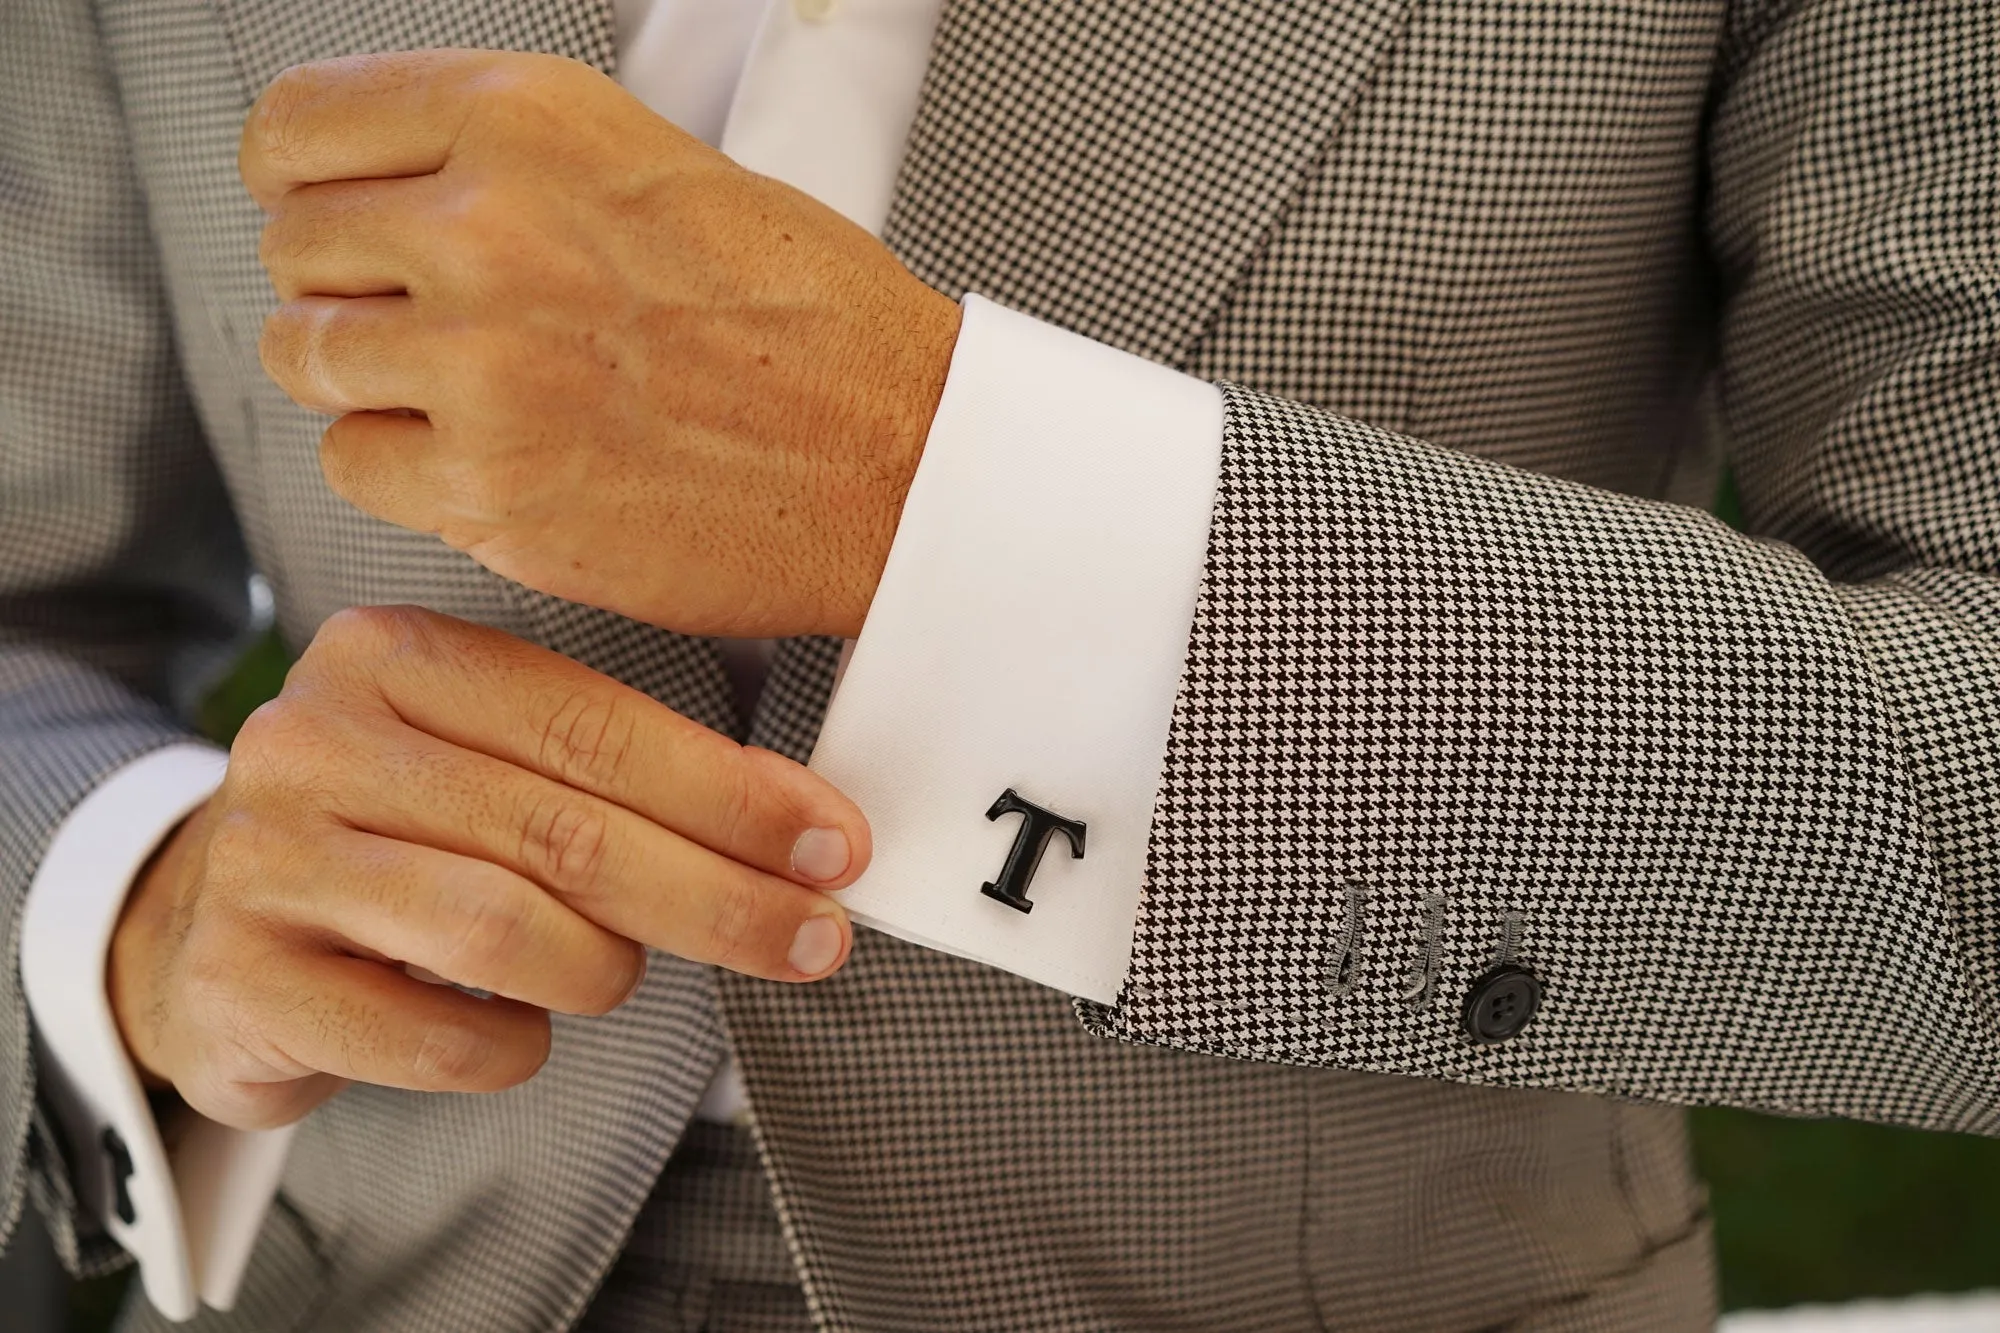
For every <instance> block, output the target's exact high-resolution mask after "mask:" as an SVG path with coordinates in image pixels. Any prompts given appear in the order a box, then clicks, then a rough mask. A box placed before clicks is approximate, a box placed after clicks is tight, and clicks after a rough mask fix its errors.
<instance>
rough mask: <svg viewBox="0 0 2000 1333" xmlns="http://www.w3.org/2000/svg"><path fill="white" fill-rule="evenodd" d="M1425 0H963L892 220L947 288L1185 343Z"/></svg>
mask: <svg viewBox="0 0 2000 1333" xmlns="http://www.w3.org/2000/svg"><path fill="white" fill-rule="evenodd" d="M1409 5H1410V0H1312V2H1310V3H1309V2H1308V0H1205V3H1201V4H1159V3H1151V2H1149V0H1016V2H1015V3H1008V4H993V3H990V0H946V4H945V9H944V14H943V16H942V18H941V20H940V22H939V26H938V33H937V38H936V42H935V45H934V47H933V49H932V55H931V67H930V72H929V75H928V77H927V79H926V81H925V85H924V91H923V100H922V103H921V106H920V109H919V111H918V114H917V119H916V123H915V125H914V127H913V128H912V131H911V135H910V142H909V146H908V150H907V153H906V155H905V158H904V163H903V170H902V174H901V176H900V178H899V181H898V185H897V197H896V201H895V204H894V206H893V208H892V209H891V212H890V215H889V221H888V225H887V228H886V231H885V235H886V237H887V239H888V241H889V243H890V245H891V246H892V247H894V248H895V250H896V251H897V253H898V254H899V255H901V256H902V258H903V260H904V262H906V263H907V264H909V265H910V267H911V268H912V269H914V270H915V271H916V273H917V274H918V276H920V277H922V278H924V279H925V280H926V281H928V282H930V283H931V284H932V285H934V286H936V287H938V288H940V289H941V290H943V291H945V292H947V293H949V294H951V295H953V296H958V295H960V294H961V293H963V292H965V291H968V290H974V291H978V292H980V293H981V294H982V295H985V296H988V297H991V298H993V299H994V300H997V301H1000V302H1002V303H1003V304H1006V305H1009V306H1012V307H1014V308H1015V309H1018V310H1021V311H1023V312H1024V313H1027V314H1031V315H1035V316H1037V317H1039V318H1042V319H1046V320H1050V321H1051V322H1054V323H1057V324H1061V325H1063V326H1065V327H1067V328H1071V329H1074V330H1076V331H1077V332H1080V333H1085V334H1088V335H1090V336H1092V337H1095V338H1098V339H1101V340H1103V341H1105V342H1109V343H1112V344H1113V345H1115V346H1120V347H1124V348H1126V349H1127V350H1129V351H1132V352H1136V353H1138V354H1139V355H1142V356H1147V357H1151V358H1153V359H1155V360H1160V361H1165V362H1168V363H1170V364H1175V363H1179V362H1181V361H1183V360H1185V359H1186V357H1187V355H1188V353H1189V352H1190V351H1191V349H1192V348H1193V347H1194V346H1195V344H1196V343H1197V342H1198V341H1199V339H1200V337H1201V334H1202V332H1203V330H1204V329H1205V328H1206V327H1207V326H1208V323H1209V321H1210V319H1211V317H1212V316H1213V314H1214V313H1215V311H1216V309H1217V307H1218V306H1220V305H1221V303H1222V300H1223V298H1224V296H1225V295H1226V293H1227V291H1228V289H1229V286H1230V284H1231V282H1232V280H1233V279H1234V277H1235V275H1236V274H1237V272H1238V271H1239V270H1240V269H1241V268H1242V266H1243V264H1244V262H1245V261H1246V260H1247V259H1249V258H1250V256H1251V255H1252V254H1253V253H1254V252H1255V250H1256V248H1257V246H1258V245H1259V244H1260V243H1261V241H1262V239H1263V238H1264V237H1265V236H1266V235H1267V234H1268V232H1269V231H1270V228H1271V224H1272V222H1273V221H1274V220H1275V218H1276V217H1277V215H1278V214H1279V212H1280V211H1281V210H1282V209H1283V208H1284V207H1285V205H1286V203H1287V201H1288V200H1289V199H1290V198H1291V196H1292V194H1293V192H1294V189H1295V187H1296V185H1297V182H1298V180H1299V178H1300V176H1301V174H1302V173H1303V172H1304V171H1305V170H1306V169H1307V168H1308V167H1309V166H1311V165H1312V163H1313V162H1314V161H1315V160H1316V159H1317V158H1318V157H1319V156H1320V155H1321V154H1322V153H1323V151H1324V149H1325V146H1326V144H1327V142H1328V141H1329V140H1330V139H1331V137H1332V136H1333V135H1334V133H1335V132H1336V131H1337V129H1338V127H1339V125H1340V122H1341V120H1342V118H1343V117H1344V116H1345V114H1346V112H1347V111H1348V110H1349V108H1351V107H1352V106H1353V105H1354V103H1355V101H1356V99H1357V97H1358V95H1359V93H1360V90H1361V89H1362V87H1363V86H1364V85H1365V83H1366V80H1367V76H1368V74H1369V72H1370V71H1371V70H1372V69H1373V68H1374V65H1375V62H1376V60H1377V59H1378V57H1379V56H1380V54H1381V52H1382V51H1383V50H1384V49H1385V47H1386V46H1387V44H1388V42H1389V40H1390V38H1391V37H1392V36H1394V35H1395V34H1396V33H1397V32H1398V31H1399V30H1400V29H1401V27H1402V23H1403V19H1404V16H1405V13H1406V11H1407V10H1408V8H1409Z"/></svg>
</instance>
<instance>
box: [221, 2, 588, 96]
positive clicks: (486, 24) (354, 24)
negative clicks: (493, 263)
mask: <svg viewBox="0 0 2000 1333" xmlns="http://www.w3.org/2000/svg"><path fill="white" fill-rule="evenodd" d="M215 3H216V8H217V10H218V11H219V12H220V13H221V15H222V21H223V25H224V26H225V27H227V28H228V30H229V34H230V38H231V40H232V42H233V43H234V45H235V48H236V58H237V62H238V64H239V65H240V66H241V67H242V71H243V82H244V86H245V88H246V89H247V91H248V93H249V95H250V96H251V97H253V98H254V97H255V96H256V95H257V94H258V93H260V92H262V91H263V89H264V85H265V84H267V83H269V82H270V81H271V80H272V79H273V78H275V77H276V76H277V74H278V72H279V71H280V70H283V69H285V68H286V67H287V66H290V65H296V64H300V63H302V62H304V61H308V60H326V59H330V58H331V57H333V56H344V55H356V54H359V53H361V52H364V51H420V50H426V49H429V48H433V47H441V46H468V47H480V48H484V49H487V50H494V51H547V52H550V53H551V54H554V55H562V56H569V57H571V58H572V59H575V60H581V61H583V62H584V63H586V64H589V65H594V66H596V67H597V68H598V69H601V70H603V71H604V72H605V73H607V74H608V73H610V72H611V69H612V17H611V0H526V2H525V3H517V2H516V0H506V2H505V3H501V2H499V0H215Z"/></svg>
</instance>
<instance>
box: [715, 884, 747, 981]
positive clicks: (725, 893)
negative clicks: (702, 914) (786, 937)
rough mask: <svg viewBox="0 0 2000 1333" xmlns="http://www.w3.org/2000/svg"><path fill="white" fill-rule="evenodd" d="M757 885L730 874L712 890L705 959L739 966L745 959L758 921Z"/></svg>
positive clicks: (734, 967)
mask: <svg viewBox="0 0 2000 1333" xmlns="http://www.w3.org/2000/svg"><path fill="white" fill-rule="evenodd" d="M757 900H758V894H757V891H756V889H755V888H754V887H753V886H752V885H751V884H750V882H749V881H748V879H747V878H740V877H736V876H730V877H728V878H726V879H724V880H723V881H722V882H721V883H720V884H718V885H716V886H715V887H714V888H713V889H712V890H711V899H710V904H709V905H710V913H709V918H708V930H707V938H706V939H705V941H704V945H705V952H706V954H707V961H708V962H711V963H714V964H716V965H717V966H718V967H726V968H729V969H731V970H732V971H734V970H739V969H738V967H737V965H738V964H739V963H741V962H743V961H744V960H745V957H746V955H747V953H748V951H749V946H750V940H751V937H752V935H753V934H754V931H755V927H756V922H757Z"/></svg>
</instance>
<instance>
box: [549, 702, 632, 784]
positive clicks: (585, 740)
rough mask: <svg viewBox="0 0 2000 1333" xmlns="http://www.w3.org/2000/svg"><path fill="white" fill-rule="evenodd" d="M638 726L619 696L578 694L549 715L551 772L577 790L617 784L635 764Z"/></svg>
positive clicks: (557, 703)
mask: <svg viewBox="0 0 2000 1333" xmlns="http://www.w3.org/2000/svg"><path fill="white" fill-rule="evenodd" d="M637 725H638V720H637V718H635V717H634V716H633V713H632V709H631V707H630V706H629V705H628V704H627V702H626V701H625V700H623V699H621V698H619V697H618V696H617V695H616V694H613V693H609V692H606V691H603V690H595V689H574V690H570V691H568V692H567V693H565V694H563V695H561V696H560V697H559V698H557V699H556V700H555V702H554V705H553V706H552V707H550V708H549V709H548V710H547V713H546V715H545V717H544V718H543V720H542V724H541V726H540V728H539V733H540V734H539V758H540V760H541V763H542V764H543V766H544V771H545V772H550V773H554V774H555V775H556V776H557V777H558V778H560V779H561V780H562V781H565V782H568V783H570V784H571V785H573V786H576V785H593V786H604V785H608V784H613V783H616V782H617V781H618V780H619V779H620V778H621V777H622V776H623V775H624V773H625V771H626V769H627V766H628V765H629V764H630V762H631V754H632V743H633V739H634V735H635V732H636V730H637Z"/></svg>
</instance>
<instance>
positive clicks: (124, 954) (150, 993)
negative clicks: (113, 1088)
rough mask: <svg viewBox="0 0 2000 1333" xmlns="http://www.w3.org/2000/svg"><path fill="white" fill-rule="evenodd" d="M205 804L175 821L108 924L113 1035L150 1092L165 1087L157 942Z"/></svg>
mask: <svg viewBox="0 0 2000 1333" xmlns="http://www.w3.org/2000/svg"><path fill="white" fill-rule="evenodd" d="M206 808H207V807H206V805H203V806H198V807H196V809H195V811H194V813H193V814H191V815H189V816H188V817H187V818H186V819H184V820H182V821H181V822H180V824H178V825H177V826H176V827H175V828H174V831H173V832H172V833H170V834H168V835H167V836H166V838H165V839H164V840H162V841H161V843H160V846H159V848H158V849H157V850H156V851H154V853H153V855H152V857H151V858H150V859H149V860H148V861H147V862H146V865H145V867H144V868H143V869H142V870H140V872H139V875H138V877H137V878H136V879H135V880H134V881H133V883H132V891H131V892H130V893H129V894H127V895H126V898H125V905H124V907H123V908H122V909H121V910H120V912H119V914H118V923H117V925H116V926H114V927H113V928H112V933H111V947H110V949H109V950H107V951H106V954H105V962H104V987H105V990H106V992H107V994H108V997H109V999H110V1002H111V1016H112V1018H113V1019H114V1020H115V1021H116V1022H117V1024H118V1038H119V1040H120V1041H122V1042H123V1043H124V1045H125V1053H126V1054H127V1055H128V1056H130V1057H131V1060H132V1065H133V1067H134V1068H135V1069H137V1070H138V1072H139V1080H140V1082H141V1083H143V1084H144V1085H145V1086H146V1089H147V1090H148V1091H149V1092H154V1093H159V1092H164V1091H167V1090H170V1089H171V1088H172V1086H173V1082H172V1080H171V1079H170V1078H168V1076H167V1074H166V1072H165V1070H164V1068H163V1067H162V1065H161V1062H160V1057H159V1046H160V1040H159V1038H160V1031H161V1028H162V1026H163V1023H162V1018H163V1013H164V1011H163V1006H162V1004H161V1001H160V999H159V977H160V971H161V968H160V947H159V946H160V943H161V942H162V941H163V940H165V939H167V938H168V935H169V932H170V930H171V928H172V921H173V917H174V900H175V894H176V886H177V885H178V883H179V881H180V876H181V873H182V870H183V868H184V866H185V864H186V861H187V857H188V848H189V846H190V844H191V843H192V841H193V837H192V834H193V830H194V828H195V825H196V823H197V821H199V820H200V818H201V815H202V812H203V811H204V810H205V809H206Z"/></svg>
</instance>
